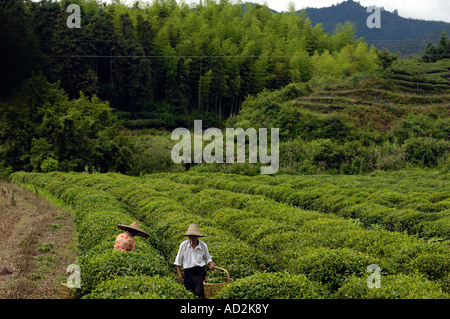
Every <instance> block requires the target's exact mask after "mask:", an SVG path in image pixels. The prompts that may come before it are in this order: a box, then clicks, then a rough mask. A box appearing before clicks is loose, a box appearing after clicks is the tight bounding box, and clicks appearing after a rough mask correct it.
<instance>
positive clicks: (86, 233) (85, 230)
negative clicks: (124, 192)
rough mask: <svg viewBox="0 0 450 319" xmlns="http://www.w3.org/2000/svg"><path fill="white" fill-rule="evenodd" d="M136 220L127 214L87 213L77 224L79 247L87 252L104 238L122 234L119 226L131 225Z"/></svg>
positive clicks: (108, 212) (109, 212)
mask: <svg viewBox="0 0 450 319" xmlns="http://www.w3.org/2000/svg"><path fill="white" fill-rule="evenodd" d="M133 221H134V220H133V219H132V218H131V217H130V216H129V215H127V214H124V213H121V212H112V211H100V212H93V213H87V214H86V215H85V217H84V219H83V220H81V221H80V222H79V223H78V224H77V231H78V247H79V248H80V250H81V252H86V251H88V250H89V249H91V248H92V247H94V246H95V245H96V244H97V243H99V242H101V241H102V240H103V239H104V238H114V239H115V236H117V235H118V234H119V232H120V229H119V228H117V225H119V224H124V225H129V224H131V223H132V222H133Z"/></svg>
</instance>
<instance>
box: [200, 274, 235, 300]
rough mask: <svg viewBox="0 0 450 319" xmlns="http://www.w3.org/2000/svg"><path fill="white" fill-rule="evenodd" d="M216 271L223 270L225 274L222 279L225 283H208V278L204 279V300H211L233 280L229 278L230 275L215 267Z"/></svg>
mask: <svg viewBox="0 0 450 319" xmlns="http://www.w3.org/2000/svg"><path fill="white" fill-rule="evenodd" d="M216 268H217V269H220V270H223V271H224V272H225V274H226V276H224V277H223V278H224V279H225V282H220V283H208V280H209V278H208V277H206V279H205V280H204V281H203V291H204V293H205V299H212V298H214V296H215V295H217V293H218V292H219V291H220V290H221V289H222V288H223V287H225V286H226V285H228V284H229V283H231V282H232V281H233V279H231V278H230V274H229V273H228V271H227V270H226V269H223V268H220V267H217V266H216Z"/></svg>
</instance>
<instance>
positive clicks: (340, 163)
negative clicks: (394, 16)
mask: <svg viewBox="0 0 450 319" xmlns="http://www.w3.org/2000/svg"><path fill="white" fill-rule="evenodd" d="M69 4H78V5H79V6H80V8H81V27H80V28H69V27H68V26H67V20H68V18H69V16H70V14H71V13H70V12H67V10H66V8H67V6H68V5H69ZM0 20H1V21H2V23H1V26H0V38H1V39H2V50H1V52H0V55H1V56H0V64H1V69H2V77H3V80H4V81H3V82H4V84H3V85H2V86H1V88H0V90H1V92H0V93H1V98H0V103H1V106H0V123H1V126H0V139H1V143H0V170H1V171H2V174H3V175H9V174H10V173H11V172H13V171H17V170H25V171H37V172H40V171H42V172H49V171H53V170H59V171H100V172H108V171H111V172H120V173H126V174H132V175H139V174H140V173H151V172H155V171H180V170H186V169H198V170H215V171H217V170H218V171H227V172H233V173H243V174H250V175H252V174H255V172H258V171H259V169H258V168H257V167H256V166H257V165H254V164H248V165H247V164H240V165H237V164H236V165H232V166H229V165H228V166H226V165H209V166H204V165H196V166H195V167H192V168H191V167H187V166H179V165H178V166H177V165H174V164H173V163H172V162H171V160H170V149H171V147H172V144H173V143H172V141H171V140H170V132H169V131H170V130H172V129H173V128H176V127H188V128H192V125H193V121H194V119H202V120H203V123H204V126H210V127H212V126H214V127H219V128H224V127H233V126H234V127H243V128H244V129H245V128H247V127H255V128H258V127H279V128H280V137H281V145H280V149H281V152H280V154H281V155H282V157H281V159H280V162H281V168H282V171H283V172H301V173H317V172H329V173H344V174H359V173H364V172H370V171H373V170H390V169H394V170H396V169H402V168H405V167H408V166H419V167H434V168H436V167H437V168H441V169H448V165H449V162H448V152H449V147H450V143H449V140H448V137H449V127H450V125H449V124H450V123H449V117H448V109H449V108H448V106H449V100H450V99H449V75H448V74H449V73H448V72H449V70H450V62H449V59H446V57H447V56H448V53H449V51H450V49H449V48H450V46H449V43H450V41H448V40H447V38H446V34H445V33H442V37H441V41H440V42H439V45H438V46H437V47H434V46H433V45H432V44H430V45H429V46H428V47H427V50H426V52H424V56H423V58H422V59H400V58H399V56H398V55H397V54H394V53H391V52H388V51H386V50H379V49H377V48H375V47H373V46H371V45H369V44H367V43H366V42H365V41H364V39H363V38H359V39H357V38H356V36H355V26H354V24H352V23H345V24H344V25H342V24H339V25H337V26H336V28H335V30H334V31H333V32H331V33H328V32H326V31H325V30H324V29H323V28H322V26H321V25H320V24H317V25H314V26H313V25H312V24H311V21H310V19H309V18H308V17H307V16H306V14H305V13H304V12H300V13H298V12H297V11H296V9H295V7H294V6H293V5H291V6H290V7H289V8H288V10H287V11H285V12H281V13H275V12H273V11H271V10H270V9H269V8H268V7H267V6H262V5H252V4H248V3H242V2H240V1H238V2H236V3H234V2H231V1H227V0H221V1H203V2H201V3H200V4H197V5H188V4H186V3H177V2H176V1H175V0H155V1H152V2H148V3H147V2H145V3H144V2H139V1H136V2H134V3H133V4H131V5H126V4H124V3H122V2H120V1H115V0H114V1H113V2H112V3H111V4H105V3H100V2H97V1H95V0H76V1H67V0H63V1H59V2H58V1H51V0H50V1H47V0H42V1H39V2H32V1H21V0H4V1H1V3H0Z"/></svg>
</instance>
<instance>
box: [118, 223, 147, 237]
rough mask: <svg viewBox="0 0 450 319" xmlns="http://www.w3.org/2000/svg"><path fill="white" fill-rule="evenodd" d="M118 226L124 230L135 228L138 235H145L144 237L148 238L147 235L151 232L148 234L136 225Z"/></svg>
mask: <svg viewBox="0 0 450 319" xmlns="http://www.w3.org/2000/svg"><path fill="white" fill-rule="evenodd" d="M117 227H119V228H120V229H122V230H133V231H136V232H137V235H138V236H141V237H144V238H147V237H149V236H150V235H149V234H147V233H146V232H145V231H143V230H142V229H137V228H134V227H130V226H129V225H117Z"/></svg>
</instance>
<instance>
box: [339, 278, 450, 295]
mask: <svg viewBox="0 0 450 319" xmlns="http://www.w3.org/2000/svg"><path fill="white" fill-rule="evenodd" d="M366 280H367V277H366V278H356V277H353V278H351V279H350V280H348V282H347V283H346V284H344V285H343V286H342V287H341V288H340V289H339V290H338V291H337V292H336V293H335V294H334V298H336V299H429V298H431V299H448V298H449V295H448V294H446V293H445V292H443V291H442V289H441V288H440V287H439V285H438V284H437V283H435V282H432V281H429V280H427V279H425V278H424V277H423V276H420V275H411V276H407V275H404V274H399V275H388V276H383V275H382V276H381V287H380V288H368V287H367V283H366Z"/></svg>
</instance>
